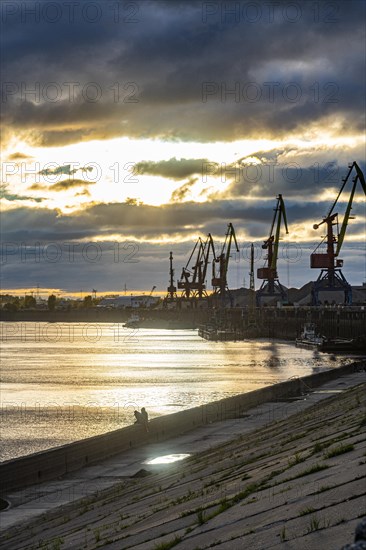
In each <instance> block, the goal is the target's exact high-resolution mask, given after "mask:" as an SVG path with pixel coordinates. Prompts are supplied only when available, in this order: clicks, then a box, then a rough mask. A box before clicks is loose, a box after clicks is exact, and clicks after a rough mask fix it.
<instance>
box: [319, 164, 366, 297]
mask: <svg viewBox="0 0 366 550" xmlns="http://www.w3.org/2000/svg"><path fill="white" fill-rule="evenodd" d="M353 171H355V176H354V178H353V180H352V182H353V185H352V189H351V194H350V196H349V199H348V204H347V208H346V211H345V214H344V217H343V221H342V225H341V228H340V229H339V224H338V213H337V212H334V209H335V207H336V205H337V202H338V200H339V197H340V196H341V194H342V192H343V190H344V188H345V187H346V184H347V181H348V180H349V178H350V176H351V173H352V172H353ZM358 182H360V184H361V187H362V189H363V192H364V194H365V195H366V183H365V177H364V175H363V173H362V170H361V169H360V167H359V166H358V164H357V163H356V162H353V163H352V164H349V165H348V172H347V175H346V177H345V178H343V179H342V186H341V189H340V191H339V193H338V196H337V198H336V200H335V201H334V203H333V205H332V207H331V209H330V210H329V212H328V215H327V216H326V217H325V218H324V219H323V220H322V221H321V222H320V223H317V224H314V226H313V228H314V229H318V228H319V227H320V226H321V225H323V224H326V227H327V234H326V236H325V237H324V238H323V240H322V241H321V243H320V244H319V245H318V246H317V247H316V249H315V250H314V252H313V253H312V254H311V255H310V267H311V268H312V269H321V272H320V275H319V277H318V279H317V280H316V281H315V283H314V284H313V288H312V305H315V306H317V305H319V304H320V301H319V292H320V291H331V290H333V291H336V290H341V291H343V293H344V303H345V305H350V304H352V288H351V285H350V284H349V283H348V282H347V280H346V278H345V277H344V275H343V273H342V270H341V268H342V267H343V260H341V259H339V258H338V256H339V253H340V251H341V248H342V245H343V241H344V237H345V235H346V230H347V227H348V222H349V220H351V219H354V216H351V215H350V214H351V210H352V203H353V198H354V195H355V191H356V187H357V183H358ZM334 226H337V236H336V235H335V234H334V231H333V227H334ZM325 241H326V252H325V253H324V252H318V249H319V247H320V246H321V245H322V244H323V243H324V242H325ZM335 245H336V248H334V247H335Z"/></svg>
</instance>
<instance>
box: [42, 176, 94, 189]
mask: <svg viewBox="0 0 366 550" xmlns="http://www.w3.org/2000/svg"><path fill="white" fill-rule="evenodd" d="M93 183H95V182H94V181H86V180H79V179H76V178H75V179H68V180H62V181H58V182H57V183H54V184H53V185H51V187H49V189H50V191H65V190H67V189H71V188H72V187H80V186H82V185H91V184H93Z"/></svg>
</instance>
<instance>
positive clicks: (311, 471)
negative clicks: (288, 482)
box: [292, 464, 330, 479]
mask: <svg viewBox="0 0 366 550" xmlns="http://www.w3.org/2000/svg"><path fill="white" fill-rule="evenodd" d="M327 468H330V466H328V464H314V466H310V468H306V470H303V471H302V472H300V473H299V474H297V476H295V477H293V478H292V479H297V478H298V477H304V476H309V475H310V474H315V473H316V472H321V471H322V470H326V469H327Z"/></svg>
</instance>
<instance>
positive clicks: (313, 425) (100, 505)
mask: <svg viewBox="0 0 366 550" xmlns="http://www.w3.org/2000/svg"><path fill="white" fill-rule="evenodd" d="M364 381H365V373H364V372H356V373H353V374H349V375H347V376H343V377H342V379H339V380H333V381H332V382H329V383H327V384H325V385H324V386H322V387H321V389H317V390H316V391H311V392H308V393H306V394H304V395H303V396H302V397H301V399H291V400H283V401H276V402H270V403H265V404H262V405H260V406H258V407H253V408H252V409H250V410H249V411H246V413H245V415H243V416H242V417H241V418H235V419H230V420H224V421H219V422H216V423H213V424H209V425H206V426H204V427H200V428H197V429H195V430H192V431H191V432H189V433H185V434H183V435H179V436H177V437H175V438H173V439H170V440H169V441H166V442H162V443H154V444H149V445H147V446H144V447H140V448H137V449H131V450H129V451H126V452H123V453H121V454H119V455H116V456H114V457H112V458H109V459H107V460H104V461H103V462H101V463H100V464H96V465H91V466H88V467H85V468H84V469H82V470H79V471H77V472H74V473H71V474H67V475H66V476H63V477H62V478H61V479H56V480H53V481H50V482H46V483H42V484H39V485H37V486H34V487H30V488H28V489H24V490H22V491H14V492H12V493H9V494H8V495H6V497H7V499H8V500H9V501H10V503H11V507H10V508H9V509H8V510H6V511H3V512H2V513H1V514H0V537H1V536H2V535H1V533H3V536H4V537H7V538H6V540H7V548H9V549H11V548H14V549H15V548H16V549H18V548H19V549H22V548H24V549H26V548H31V547H32V546H30V542H29V541H28V540H25V539H24V537H23V535H22V532H24V529H25V528H26V525H27V524H28V525H29V529H31V530H34V531H40V530H42V529H43V527H42V528H41V527H40V525H39V521H38V524H37V520H40V519H42V522H43V521H44V519H45V518H46V519H47V525H48V527H47V538H50V537H51V535H55V536H56V533H61V532H62V533H64V534H63V535H62V536H63V537H66V538H67V542H65V546H62V548H64V547H65V548H73V546H70V544H76V542H75V540H80V536H81V535H80V533H79V534H78V535H77V534H73V535H71V531H72V528H71V523H70V527H68V525H69V521H70V522H73V525H74V528H73V529H76V527H75V525H76V524H77V525H78V527H77V529H78V530H82V529H83V536H84V539H85V540H86V545H85V544H84V542H83V545H82V546H85V548H94V546H96V545H98V547H103V545H101V542H100V541H103V540H105V541H107V540H108V541H109V542H108V544H107V542H106V544H107V545H108V548H112V549H113V547H115V548H118V550H121V549H123V548H141V549H142V548H144V547H146V548H148V549H149V550H152V549H153V548H154V545H155V543H159V542H160V541H162V542H163V541H164V540H171V539H174V537H179V536H180V537H182V540H180V541H178V540H177V542H176V544H175V546H177V548H178V549H179V548H181V549H183V548H187V549H188V548H189V550H192V548H194V547H195V546H197V545H198V546H199V547H201V546H200V545H202V548H207V547H208V546H210V545H212V544H213V543H215V544H216V542H217V548H220V547H221V548H225V547H226V548H230V549H231V548H233V549H234V548H243V547H248V548H249V547H251V548H253V549H255V548H258V549H261V548H267V547H268V548H269V547H272V546H273V547H275V546H276V545H278V544H280V545H281V548H286V547H288V548H295V546H294V545H293V544H296V542H294V543H292V542H291V541H288V542H287V541H286V540H283V541H282V542H279V541H278V537H279V536H281V529H283V527H284V526H285V525H286V522H287V521H289V522H292V523H293V524H294V526H296V522H298V523H299V524H301V525H304V521H305V520H304V519H303V516H302V515H301V510H302V509H303V508H305V507H309V508H311V507H314V508H318V507H319V506H323V507H328V508H330V507H332V508H333V510H334V511H336V509H337V502H338V503H339V502H340V501H342V502H343V501H346V500H347V496H348V497H349V496H352V495H354V496H356V494H357V482H354V481H353V480H352V475H351V474H352V473H354V472H355V471H357V472H358V468H360V471H361V470H362V471H363V472H364V470H365V468H364V465H362V464H359V463H361V462H362V461H364V462H366V461H365V458H364V456H365V455H364V447H365V444H364V443H363V442H362V441H361V440H360V439H362V438H361V435H360V434H359V433H358V432H357V434H356V435H355V434H348V435H347V433H346V432H347V430H348V431H349V429H350V428H349V426H353V425H357V422H359V420H358V418H359V415H360V414H361V413H360V411H359V410H358V409H357V407H355V400H356V399H357V400H358V402H360V408H361V407H364V404H363V405H361V401H360V400H361V397H360V395H359V393H357V392H358V389H357V387H358V386H359V385H360V384H361V383H363V382H364ZM351 390H353V391H354V392H355V393H354V395H353V394H352V397H347V400H346V401H345V403H346V404H347V407H348V408H347V407H345V406H343V407H340V406H339V403H338V402H337V399H338V398H342V395H347V396H348V392H349V391H351ZM329 398H333V400H332V399H329ZM360 410H361V409H360ZM324 411H326V415H328V417H329V420H328V423H327V424H325V423H323V420H324V414H325V412H324ZM363 411H364V409H363ZM361 412H362V410H361ZM347 415H348V416H349V418H348V416H347ZM342 422H344V424H342ZM352 422H353V424H352ZM287 423H288V424H289V426H288V427H286V426H287ZM355 423H356V424H355ZM352 429H353V428H352ZM306 434H307V435H306ZM342 434H343V435H342ZM316 436H318V438H319V440H321V441H326V439H327V438H328V439H332V438H333V439H334V440H335V441H336V440H337V437H338V438H341V439H339V440H341V441H342V444H343V445H351V446H352V445H353V446H354V449H353V450H352V452H350V453H349V454H348V455H347V456H348V458H349V459H351V458H352V461H353V462H352V461H351V462H350V466H351V467H350V468H348V469H345V468H344V464H345V462H344V460H345V458H344V456H345V455H343V454H341V455H339V456H335V457H334V458H329V459H327V460H328V462H329V465H330V466H329V469H324V470H323V471H321V470H320V471H319V472H314V473H313V474H312V475H311V476H309V477H308V479H307V480H306V479H305V478H303V477H299V478H298V479H297V481H288V482H286V477H288V476H289V471H287V470H286V469H291V476H295V477H296V475H298V474H299V473H301V470H302V469H304V468H305V467H307V468H309V467H312V466H314V465H316V464H317V463H318V462H319V461H320V462H321V461H324V460H325V459H324V457H323V456H322V455H321V454H320V455H319V453H318V455H317V454H316V453H313V454H311V452H312V451H311V449H312V448H313V447H314V444H315V441H316ZM324 436H326V437H324ZM363 437H364V436H363ZM238 438H239V439H238ZM256 438H257V439H256ZM291 439H293V441H291ZM348 440H349V441H348ZM272 448H273V449H272ZM326 448H328V447H326ZM331 448H332V447H331ZM180 453H186V454H189V455H191V458H190V459H188V460H183V461H181V462H176V463H173V464H153V465H152V464H146V462H147V461H148V460H149V459H152V458H157V457H161V456H164V455H169V454H180ZM258 453H259V454H261V453H262V455H263V458H258ZM301 454H304V455H305V454H306V457H307V458H306V464H303V463H302V462H299V463H298V464H292V465H291V464H290V462H289V461H290V460H292V459H293V457H294V456H297V455H299V456H301ZM298 460H299V457H298ZM246 464H247V466H246ZM362 466H363V468H362ZM281 469H284V471H283V472H282V473H281V472H277V470H281ZM141 470H146V471H148V472H150V475H149V476H147V477H146V478H134V477H133V476H135V475H136V474H138V472H140V471H141ZM351 470H352V471H351ZM246 471H248V472H250V473H249V478H248V481H247V479H246V477H245V476H246ZM269 474H271V475H272V474H273V477H272V479H271V480H270V481H268V484H269V488H268V489H266V488H265V486H264V485H263V479H264V478H265V477H266V476H267V477H268V475H269ZM363 475H365V474H363ZM242 478H243V479H242ZM256 479H259V480H262V481H260V483H262V486H261V487H260V490H259V486H258V487H254V485H255V484H256V483H257V481H256ZM243 480H244V481H243ZM286 483H287V485H286ZM271 484H272V486H271ZM327 484H328V485H329V488H328V489H327V491H325V490H324V494H323V495H322V494H320V495H319V497H320V496H321V495H322V496H324V499H323V500H321V498H317V499H316V500H314V495H313V497H312V496H311V494H310V493H314V492H315V489H316V488H318V489H320V488H321V487H322V486H325V485H327ZM332 484H333V485H339V489H337V487H335V488H333V489H332V488H331V485H332ZM251 485H253V490H250V491H249V492H248V495H247V496H245V495H244V496H240V495H239V496H240V498H239V497H238V498H239V500H238V502H237V503H236V504H235V500H234V502H231V500H232V498H233V497H235V491H236V492H240V491H244V492H245V491H248V487H249V488H250V486H251ZM216 486H217V487H216ZM288 487H289V488H288ZM212 488H213V490H212V491H211V489H212ZM237 489H239V491H238V490H237ZM328 491H329V493H328V494H327V492H328ZM120 495H121V498H123V499H124V500H123V502H119V501H118V498H119V497H120ZM123 495H124V496H123ZM218 495H221V497H220V496H218ZM283 495H285V497H284V496H283ZM235 498H236V497H235ZM353 498H354V497H353ZM251 499H255V500H253V501H252V503H250V500H251ZM81 501H82V502H81ZM117 501H118V502H119V504H118V507H117V506H116V502H117ZM110 502H111V503H113V502H115V504H114V507H113V504H109V503H110ZM220 502H221V504H220ZM309 503H312V504H311V505H310V504H309ZM361 503H362V496H360V497H357V498H354V502H352V501H350V504H349V505H347V506H346V505H342V506H341V505H340V506H341V508H342V511H340V515H341V514H342V513H343V514H344V515H345V517H344V518H343V519H344V520H345V521H344V523H345V525H348V524H351V523H352V525H353V523H354V521H355V518H354V515H355V514H357V513H360V506H361ZM229 504H230V506H229ZM226 505H227V506H228V508H227V509H225V506H226ZM109 506H112V508H109ZM195 508H196V509H197V511H194V510H195ZM84 509H85V511H83V510H84ZM117 509H118V513H119V514H120V516H119V518H120V519H118V520H116V521H115V522H114V524H113V528H112V527H108V526H106V521H105V520H104V519H101V520H98V517H99V516H98V514H101V516H102V517H108V518H112V517H114V516H115V515H116V513H117ZM159 509H160V510H161V511H160V512H159ZM80 511H82V514H81V517H80V518H78V516H79V515H80ZM200 513H201V514H203V517H202V515H201V520H202V522H203V523H202V525H201V526H200V525H199V523H200V521H201V520H200ZM291 513H292V515H294V514H295V515H296V514H297V519H296V520H295V519H294V520H289V519H286V518H290V517H291ZM44 514H46V516H44ZM210 514H211V515H212V514H213V515H212V518H210V519H209V520H208V519H207V518H208V517H209V516H210ZM128 515H129V516H130V517H133V518H134V520H133V524H131V525H130V526H129V527H128V526H127V527H126V526H124V522H125V521H127V520H124V519H123V520H122V519H121V518H122V517H124V516H128ZM69 516H70V520H67V521H65V522H64V523H65V525H64V524H63V523H62V529H61V527H60V521H61V520H60V518H61V517H66V518H67V517H69ZM140 516H141V519H138V518H139V517H140ZM253 518H255V520H254V519H253ZM261 518H263V520H262V519H261ZM340 519H342V518H341V517H340ZM97 521H101V522H102V523H101V524H102V526H103V529H102V530H103V531H104V532H105V533H104V534H103V535H100V534H98V535H96V534H95V532H94V531H95V530H96V529H99V527H95V525H97ZM128 521H132V520H128ZM42 522H41V523H42ZM197 522H198V523H197ZM253 522H254V525H255V533H252V534H251V533H250V531H251V529H252V528H253ZM112 523H113V522H112ZM83 525H84V527H82V526H83ZM89 525H93V528H91V527H90V528H89V527H88V526H89ZM108 525H109V524H108ZM260 525H262V528H261V527H260ZM270 525H272V527H270ZM266 526H268V527H266ZM336 527H337V526H336V525H333V526H332V529H336ZM289 528H290V523H289V525H288V529H289ZM70 529H71V530H70ZM88 529H89V531H88ZM189 529H191V530H192V533H190V532H187V530H188V531H189ZM288 529H287V530H288ZM121 530H122V531H121ZM328 530H329V529H328ZM350 530H351V527H350ZM317 531H319V533H318V536H320V532H321V530H320V529H317ZM152 532H154V537H153V541H154V542H152V539H151V536H152ZM347 532H348V531H347ZM118 533H119V534H118ZM164 533H168V534H164ZM244 533H246V535H245V545H243V540H244V539H243V540H241V538H242V537H243V534H244ZM126 535H128V536H126ZM42 536H43V538H44V534H43V535H42ZM78 536H79V539H78V538H77V537H78ZM116 536H117V537H118V540H116V541H114V540H113V537H116ZM314 536H315V535H314V534H312V533H309V534H308V535H306V536H305V534H304V533H303V535H302V538H301V548H306V546H304V545H303V543H304V544H309V545H310V546H309V548H320V547H322V548H323V550H325V549H326V548H332V550H333V548H337V547H332V546H326V545H325V546H324V545H322V546H311V545H312V544H313V540H315V538H316V537H315V538H314ZM22 537H23V538H22ZM72 537H74V538H72ZM220 537H221V539H222V540H224V538H225V537H226V542H222V543H219V542H218V541H219V540H220ZM96 538H99V540H98V541H96V540H95V539H96ZM283 538H284V537H283ZM343 538H345V537H343ZM12 539H14V544H15V546H14V544H13V542H12ZM4 540H5V539H4ZM50 540H51V539H50ZM319 540H320V539H319ZM319 540H318V542H319ZM347 540H348V541H351V540H352V538H351V539H349V538H348V539H347ZM72 541H74V542H72ZM200 541H201V542H200ZM215 541H216V542H215ZM229 541H230V542H229ZM255 541H256V542H255ZM0 542H1V539H0ZM97 543H98V544H97ZM32 544H33V543H32ZM78 544H79V543H78ZM93 544H94V546H93ZM261 544H264V546H260V545H261ZM285 544H286V546H284V545H285ZM225 545H226V546H225ZM258 545H259V546H258ZM74 547H75V548H78V546H74ZM215 547H216V546H215ZM296 547H297V548H299V545H298V543H297V545H296ZM34 548H36V538H34Z"/></svg>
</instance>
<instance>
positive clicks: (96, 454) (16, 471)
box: [0, 360, 366, 495]
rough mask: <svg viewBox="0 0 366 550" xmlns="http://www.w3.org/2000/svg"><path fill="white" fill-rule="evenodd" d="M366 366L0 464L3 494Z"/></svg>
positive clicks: (307, 378) (298, 380)
mask: <svg viewBox="0 0 366 550" xmlns="http://www.w3.org/2000/svg"><path fill="white" fill-rule="evenodd" d="M365 366H366V362H365V360H361V361H357V362H355V363H351V364H349V365H345V366H343V367H339V368H335V369H332V370H327V371H322V372H318V373H315V374H312V375H309V376H304V377H302V378H294V379H291V380H288V381H286V382H282V383H279V384H274V385H272V386H266V387H264V388H261V389H259V390H255V391H252V392H249V393H246V394H241V395H237V396H234V397H230V398H227V399H222V400H220V401H216V402H213V403H209V404H207V405H202V406H200V407H195V408H192V409H188V410H185V411H181V412H179V413H174V414H170V415H166V416H161V417H158V418H154V419H153V420H151V422H150V431H149V433H146V432H145V431H144V429H143V428H142V427H141V426H134V425H133V426H128V427H126V428H121V429H119V430H115V431H113V432H109V433H106V434H103V435H100V436H96V437H92V438H88V439H85V440H82V441H77V442H75V443H71V444H68V445H63V446H61V447H57V448H54V449H50V450H49V451H45V452H39V453H35V454H32V455H29V456H25V457H21V458H17V459H14V460H9V461H6V462H2V463H0V476H1V480H2V482H1V494H2V495H6V494H8V493H9V492H10V491H13V490H15V489H19V488H24V487H27V486H30V485H33V484H37V483H41V482H44V481H47V480H52V479H56V478H57V477H59V476H62V475H64V474H67V473H70V472H73V471H76V470H78V469H80V468H83V467H85V466H88V465H90V464H93V463H96V462H98V461H101V460H104V459H106V458H108V457H110V456H113V455H115V454H117V453H120V452H123V451H126V450H130V449H131V448H136V447H139V446H142V445H146V444H150V443H157V442H160V441H164V440H167V439H169V438H171V437H173V436H176V435H178V434H182V433H185V432H188V431H190V430H193V429H195V428H197V427H199V426H204V425H207V424H211V423H213V422H217V421H222V420H226V419H230V418H238V417H240V416H241V415H242V414H243V413H244V412H245V411H247V410H248V409H250V408H252V407H255V406H258V405H261V404H262V403H266V402H270V401H275V400H281V399H288V398H292V397H296V396H299V395H301V394H302V393H306V392H308V391H310V390H311V389H313V388H316V387H318V386H320V385H322V384H324V383H326V382H328V381H331V380H334V379H336V378H338V377H339V376H342V375H345V374H350V373H353V372H358V371H360V370H363V369H365Z"/></svg>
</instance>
